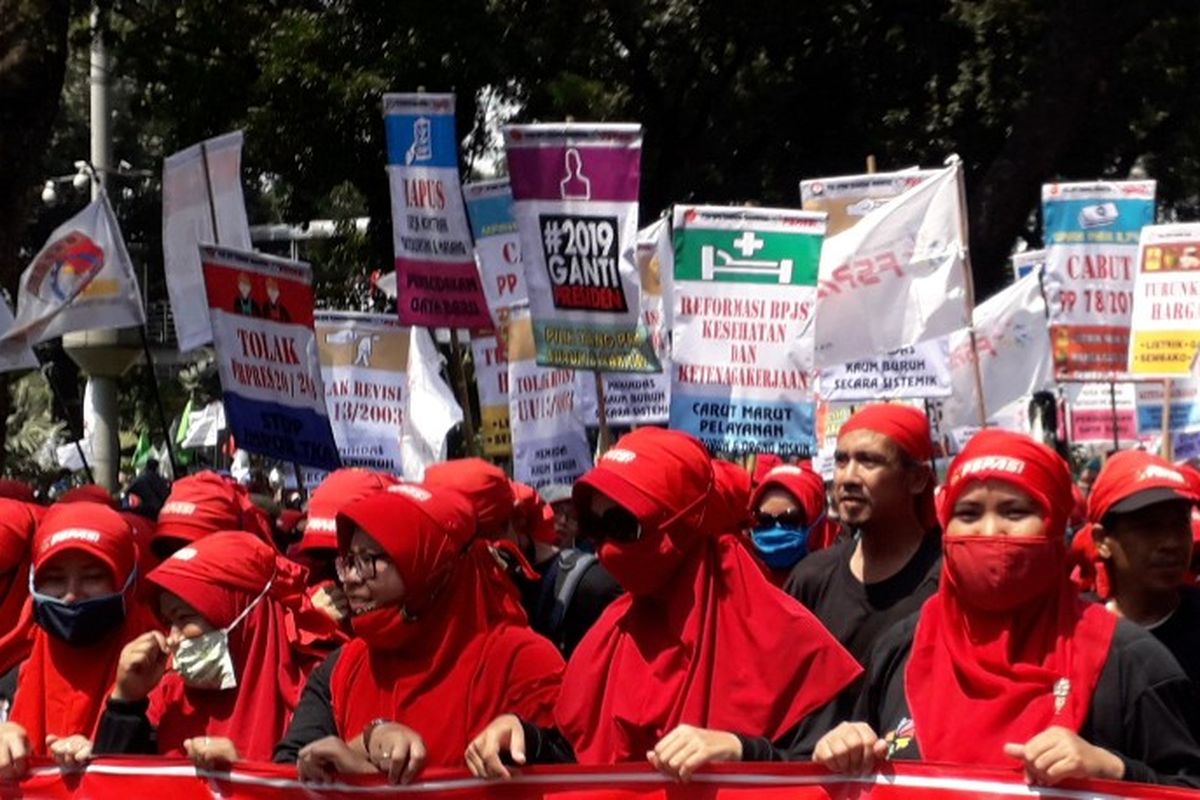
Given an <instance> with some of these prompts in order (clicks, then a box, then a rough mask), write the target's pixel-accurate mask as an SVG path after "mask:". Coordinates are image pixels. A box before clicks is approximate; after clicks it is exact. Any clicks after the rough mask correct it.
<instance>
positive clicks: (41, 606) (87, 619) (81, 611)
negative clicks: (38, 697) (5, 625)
mask: <svg viewBox="0 0 1200 800" xmlns="http://www.w3.org/2000/svg"><path fill="white" fill-rule="evenodd" d="M136 575H137V569H133V570H132V571H130V573H129V577H128V578H126V579H125V585H124V586H122V587H121V591H119V592H114V593H113V594H106V595H104V596H102V597H92V598H89V599H87V600H78V601H76V602H74V603H64V602H63V601H62V600H59V599H58V598H57V597H51V596H50V595H48V594H42V593H41V592H39V591H37V590H36V589H34V585H33V570H32V569H30V570H29V594H30V595H31V596H32V597H33V620H34V622H36V623H37V624H38V625H40V626H41V627H42V630H44V631H46V633H48V634H50V635H51V636H54V637H55V638H58V639H61V640H63V641H64V642H66V643H67V644H72V645H76V646H79V647H85V646H87V645H90V644H95V643H96V642H98V641H100V640H101V639H103V638H104V637H105V636H107V635H108V634H110V633H112V632H113V631H115V630H116V629H117V628H119V627H121V623H123V622H124V621H125V592H126V591H127V590H128V589H129V587H130V586H132V585H133V581H134V576H136Z"/></svg>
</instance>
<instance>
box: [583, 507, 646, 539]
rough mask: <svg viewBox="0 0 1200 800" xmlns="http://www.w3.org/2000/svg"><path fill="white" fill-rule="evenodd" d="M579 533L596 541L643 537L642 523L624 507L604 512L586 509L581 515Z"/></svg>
mask: <svg viewBox="0 0 1200 800" xmlns="http://www.w3.org/2000/svg"><path fill="white" fill-rule="evenodd" d="M579 535H580V536H581V537H582V538H584V539H590V540H592V541H594V542H597V543H599V542H603V541H605V540H607V541H612V542H636V541H637V540H638V539H640V538H642V523H640V522H638V518H637V517H635V516H634V515H633V514H631V513H629V512H628V511H626V510H625V509H623V508H619V507H613V508H610V509H608V510H607V511H605V512H604V513H603V514H593V513H592V512H591V511H586V510H585V511H584V512H583V513H581V514H580V515H579Z"/></svg>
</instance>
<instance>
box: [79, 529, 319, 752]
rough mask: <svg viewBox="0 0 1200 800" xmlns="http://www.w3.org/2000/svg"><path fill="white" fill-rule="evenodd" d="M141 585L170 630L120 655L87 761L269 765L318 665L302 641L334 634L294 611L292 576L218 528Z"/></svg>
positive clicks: (245, 540) (298, 597) (290, 569)
mask: <svg viewBox="0 0 1200 800" xmlns="http://www.w3.org/2000/svg"><path fill="white" fill-rule="evenodd" d="M148 580H149V582H150V583H151V584H152V585H153V586H154V587H155V588H156V589H157V591H158V597H157V602H158V607H159V611H160V616H161V617H162V618H163V620H164V621H165V622H166V623H167V624H168V625H169V626H170V630H169V632H168V633H167V634H166V635H164V634H162V633H160V632H158V631H152V632H150V633H147V634H145V635H143V636H141V637H139V638H138V639H135V640H134V641H132V642H130V643H129V645H128V646H127V647H126V648H125V650H124V652H122V654H121V662H120V666H119V667H118V669H117V677H116V683H115V685H114V687H113V691H112V694H111V695H110V696H109V699H108V705H107V707H106V709H105V711H104V715H103V716H102V717H101V720H100V729H99V733H98V734H97V738H96V743H95V747H94V748H93V750H94V752H96V753H147V754H161V755H167V756H184V755H187V756H190V757H191V758H193V760H195V761H196V762H197V763H198V764H199V765H200V766H202V767H209V768H211V767H215V766H220V765H227V764H229V763H232V762H234V761H237V760H238V759H248V760H251V761H269V760H270V758H271V752H272V750H273V749H274V747H275V743H276V742H277V741H279V739H280V738H281V737H282V736H283V733H284V731H285V730H286V728H287V724H288V722H289V721H290V719H291V715H292V712H293V711H294V710H295V708H296V703H297V701H298V700H299V699H300V690H301V688H302V687H303V685H304V679H305V678H306V677H307V676H308V673H309V672H310V671H311V670H312V668H314V667H315V666H316V665H317V663H318V662H319V661H320V660H321V658H322V657H323V656H324V653H323V651H320V650H318V649H315V648H314V647H313V646H312V644H313V642H314V641H315V640H320V639H322V638H324V637H326V636H327V635H328V629H330V628H332V627H333V626H334V625H335V623H334V622H333V621H332V620H331V619H329V618H328V617H327V616H326V615H324V614H322V613H321V612H319V611H317V610H316V609H313V608H312V607H311V606H308V605H306V604H305V603H304V602H303V600H304V588H305V587H304V570H303V569H302V568H301V567H299V566H298V565H296V564H293V563H292V562H290V561H288V560H286V559H284V558H283V557H281V556H279V555H278V554H277V553H276V552H275V551H274V550H273V549H272V548H271V547H270V546H269V545H267V544H265V543H264V542H261V541H259V540H257V539H255V538H253V537H250V536H247V535H246V534H245V532H243V531H227V532H220V533H214V534H212V535H211V536H206V537H204V538H203V539H200V540H198V541H196V542H195V543H193V544H191V545H188V546H186V547H184V548H181V549H180V550H177V551H176V552H175V554H174V555H172V556H171V557H170V558H168V559H167V560H166V561H164V562H163V563H162V564H161V565H160V566H159V567H158V568H157V569H155V570H154V571H153V572H152V573H151V574H150V575H149V578H148ZM168 666H170V667H171V670H170V671H169V672H168V671H167V668H168Z"/></svg>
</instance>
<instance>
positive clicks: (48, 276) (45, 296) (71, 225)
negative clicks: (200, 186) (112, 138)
mask: <svg viewBox="0 0 1200 800" xmlns="http://www.w3.org/2000/svg"><path fill="white" fill-rule="evenodd" d="M145 322H146V315H145V312H143V310H142V297H141V292H140V291H139V290H138V282H137V277H136V276H135V275H134V272H133V264H132V263H130V261H129V253H128V252H126V250H125V241H124V240H123V239H122V238H121V229H120V228H119V227H118V226H117V218H116V216H115V215H114V214H113V210H112V206H110V205H109V204H108V196H107V195H105V194H103V193H101V195H100V196H99V197H97V198H96V199H95V200H93V201H92V202H91V203H89V204H88V206H87V208H85V209H83V210H82V211H80V212H79V213H78V214H76V215H75V216H73V217H71V218H70V219H69V220H67V221H66V222H64V223H63V224H62V225H59V226H58V227H57V228H55V229H54V233H52V234H50V238H49V239H48V240H47V241H46V244H45V246H43V247H42V249H41V250H40V251H38V254H37V255H36V256H35V257H34V259H33V261H32V262H31V263H30V265H29V267H28V268H26V270H25V271H24V272H23V273H21V285H20V288H19V289H18V290H17V316H16V319H15V320H14V321H13V324H12V326H11V327H10V328H9V329H8V331H7V332H6V333H5V334H4V335H3V336H2V337H0V360H2V361H5V362H9V361H10V360H11V358H12V357H13V356H14V355H15V354H19V353H20V351H21V350H22V349H23V348H27V347H28V346H29V345H31V344H37V343H38V342H44V341H46V340H47V339H53V338H55V337H56V336H62V335H63V334H64V333H70V332H72V331H86V330H93V329H96V328H125V327H129V326H134V325H144V324H145Z"/></svg>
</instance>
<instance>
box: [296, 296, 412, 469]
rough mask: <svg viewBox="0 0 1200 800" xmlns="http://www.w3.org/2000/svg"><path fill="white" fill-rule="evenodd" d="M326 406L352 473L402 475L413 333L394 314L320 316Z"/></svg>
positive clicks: (319, 348)
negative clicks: (353, 469) (355, 470)
mask: <svg viewBox="0 0 1200 800" xmlns="http://www.w3.org/2000/svg"><path fill="white" fill-rule="evenodd" d="M314 329H315V332H316V336H317V352H318V354H319V355H320V358H321V378H322V380H323V381H324V383H325V406H326V408H327V409H328V411H329V422H330V425H331V426H332V427H333V439H334V441H335V442H337V448H338V455H339V456H340V457H341V460H342V464H343V465H344V466H347V467H364V468H366V469H372V470H379V471H382V472H390V473H393V474H396V475H398V474H400V473H401V472H402V470H403V461H402V458H401V455H400V426H401V424H402V423H403V420H404V414H405V413H406V411H407V408H408V374H407V369H408V337H409V332H408V328H407V327H405V326H404V325H402V324H401V323H400V321H399V320H398V319H396V318H395V317H394V316H392V315H391V314H361V313H355V312H352V311H318V312H317V313H316V315H315V318H314Z"/></svg>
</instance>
